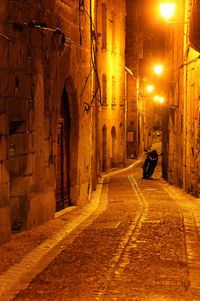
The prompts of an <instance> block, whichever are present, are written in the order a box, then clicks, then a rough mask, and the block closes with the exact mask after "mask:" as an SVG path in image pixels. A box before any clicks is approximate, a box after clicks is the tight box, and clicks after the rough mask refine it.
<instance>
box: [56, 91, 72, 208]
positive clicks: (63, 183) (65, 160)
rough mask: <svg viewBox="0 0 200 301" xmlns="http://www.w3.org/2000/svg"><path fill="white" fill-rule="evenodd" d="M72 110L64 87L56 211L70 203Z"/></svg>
mask: <svg viewBox="0 0 200 301" xmlns="http://www.w3.org/2000/svg"><path fill="white" fill-rule="evenodd" d="M70 123H71V122H70V112H69V102H68V95H67V91H66V88H64V89H63V93H62V98H61V109H60V116H59V120H58V130H57V165H56V211H59V210H62V209H64V208H66V207H67V206H69V205H70Z"/></svg>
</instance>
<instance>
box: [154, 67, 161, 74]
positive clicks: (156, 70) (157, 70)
mask: <svg viewBox="0 0 200 301" xmlns="http://www.w3.org/2000/svg"><path fill="white" fill-rule="evenodd" d="M154 71H155V73H156V74H158V75H160V74H161V73H162V71H163V66H160V65H158V66H154Z"/></svg>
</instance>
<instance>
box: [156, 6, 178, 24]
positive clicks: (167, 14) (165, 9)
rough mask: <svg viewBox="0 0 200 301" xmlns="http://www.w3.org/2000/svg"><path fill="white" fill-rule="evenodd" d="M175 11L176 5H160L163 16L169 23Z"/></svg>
mask: <svg viewBox="0 0 200 301" xmlns="http://www.w3.org/2000/svg"><path fill="white" fill-rule="evenodd" d="M174 10H175V4H172V3H171V4H170V3H168V4H160V11H161V15H162V16H163V18H164V19H165V21H169V19H170V18H171V17H172V16H173V14H174Z"/></svg>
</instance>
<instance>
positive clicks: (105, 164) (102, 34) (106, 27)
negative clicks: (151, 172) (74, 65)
mask: <svg viewBox="0 0 200 301" xmlns="http://www.w3.org/2000/svg"><path fill="white" fill-rule="evenodd" d="M96 14H97V18H96V21H97V26H96V30H97V36H98V41H97V66H98V72H99V74H98V76H99V81H100V85H101V96H100V95H99V94H98V97H99V98H100V97H101V105H99V106H98V108H97V171H98V172H99V171H103V172H104V171H106V170H108V169H110V168H111V167H117V166H123V165H124V164H125V159H126V153H125V150H126V148H125V120H124V116H125V57H124V52H125V29H126V24H125V17H126V1H121V0H117V1H116V0H109V1H105V0H100V1H97V11H96Z"/></svg>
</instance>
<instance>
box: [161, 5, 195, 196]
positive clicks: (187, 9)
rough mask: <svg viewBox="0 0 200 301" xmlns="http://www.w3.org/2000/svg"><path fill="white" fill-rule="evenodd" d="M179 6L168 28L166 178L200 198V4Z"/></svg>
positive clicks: (164, 173) (164, 135) (164, 167)
mask: <svg viewBox="0 0 200 301" xmlns="http://www.w3.org/2000/svg"><path fill="white" fill-rule="evenodd" d="M176 6H177V9H176V13H175V15H174V19H173V20H172V23H171V24H167V25H166V54H167V55H166V66H168V75H167V81H168V85H167V86H166V96H167V99H168V103H167V106H166V107H165V112H164V119H163V120H164V123H163V130H164V133H163V151H164V158H163V175H164V177H165V178H166V179H168V180H169V182H170V183H174V184H176V185H178V186H180V187H183V188H184V189H185V190H186V191H187V192H188V193H192V194H193V195H195V196H197V197H199V193H200V189H199V188H200V186H199V185H200V177H199V164H200V158H199V145H200V144H199V137H200V132H199V111H200V106H199V97H200V89H199V87H200V84H199V74H200V61H199V59H200V56H199V52H200V43H199V34H200V23H199V16H200V4H199V2H198V1H195V0H193V1H190V0H186V1H181V0H180V1H177V5H176ZM180 8H181V9H180ZM173 22H174V24H173Z"/></svg>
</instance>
